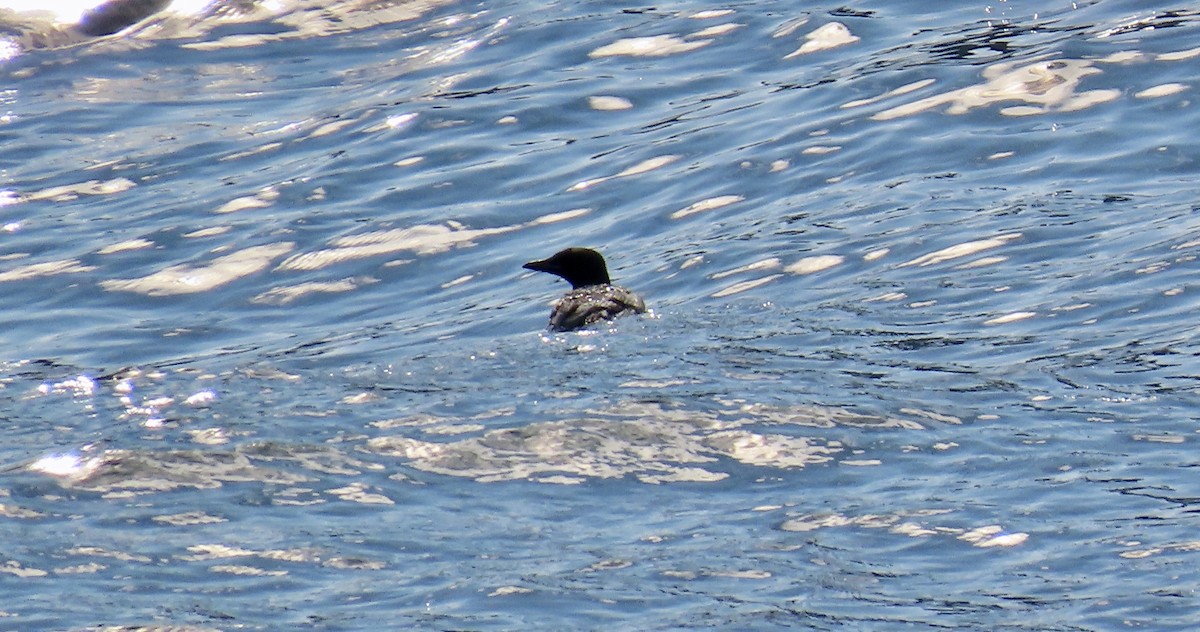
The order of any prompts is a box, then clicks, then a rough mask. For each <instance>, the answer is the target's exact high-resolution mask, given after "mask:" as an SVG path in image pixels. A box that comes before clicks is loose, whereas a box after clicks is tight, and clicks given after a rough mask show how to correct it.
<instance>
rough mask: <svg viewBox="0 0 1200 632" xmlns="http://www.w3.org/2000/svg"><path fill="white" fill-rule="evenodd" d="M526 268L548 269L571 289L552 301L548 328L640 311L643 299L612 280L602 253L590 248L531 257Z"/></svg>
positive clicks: (561, 328)
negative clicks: (544, 257)
mask: <svg viewBox="0 0 1200 632" xmlns="http://www.w3.org/2000/svg"><path fill="white" fill-rule="evenodd" d="M522 267H524V268H525V269H527V270H537V271H538V272H549V273H550V274H554V275H557V276H560V277H562V278H563V279H565V280H566V281H567V283H570V284H571V291H570V292H567V294H566V295H565V296H563V297H562V298H560V299H558V300H557V301H556V302H555V303H554V309H553V310H552V311H551V312H550V329H552V330H554V331H571V330H573V329H579V328H580V327H587V326H588V325H592V324H594V323H598V322H600V321H602V320H612V319H613V318H616V317H617V316H621V315H623V314H641V313H642V312H645V311H646V303H645V302H644V301H642V298H641V297H640V296H638V295H637V294H634V293H633V292H631V291H629V290H627V289H625V288H623V287H620V286H618V285H613V284H612V279H610V278H608V266H607V265H605V263H604V257H603V256H602V255H601V254H600V253H598V252H596V251H595V250H592V249H590V248H567V249H566V250H560V251H558V252H556V253H554V256H552V257H550V258H549V259H542V260H540V261H530V262H529V263H527V264H525V265H524V266H522Z"/></svg>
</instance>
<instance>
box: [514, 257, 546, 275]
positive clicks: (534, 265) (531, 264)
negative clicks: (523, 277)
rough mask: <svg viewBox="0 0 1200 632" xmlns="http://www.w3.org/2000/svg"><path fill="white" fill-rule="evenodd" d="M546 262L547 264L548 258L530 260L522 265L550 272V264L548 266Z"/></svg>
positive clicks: (538, 270)
mask: <svg viewBox="0 0 1200 632" xmlns="http://www.w3.org/2000/svg"><path fill="white" fill-rule="evenodd" d="M546 264H547V260H546V259H542V260H540V261H530V262H529V263H527V264H525V265H523V266H521V267H522V268H525V269H526V270H536V271H537V272H549V270H548V269H547V268H548V267H549V266H547V265H546Z"/></svg>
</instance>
